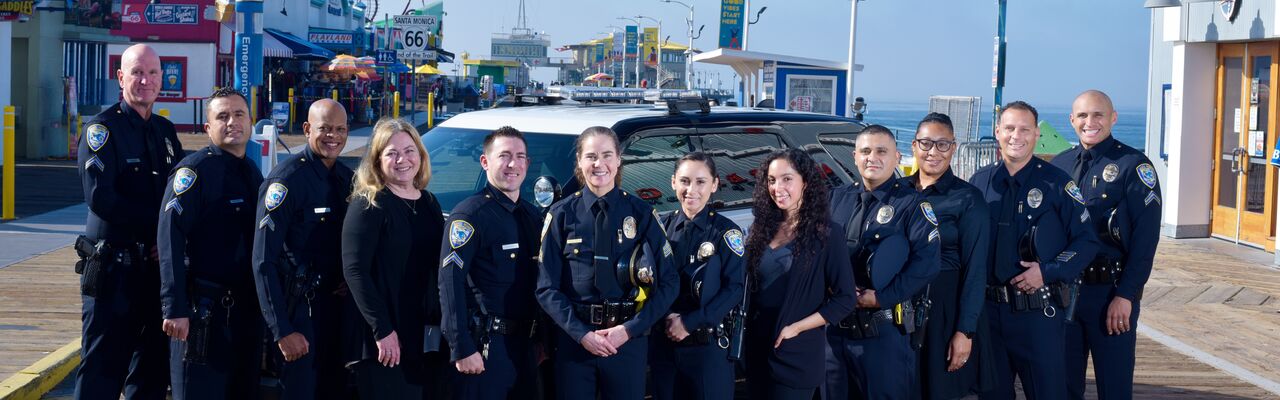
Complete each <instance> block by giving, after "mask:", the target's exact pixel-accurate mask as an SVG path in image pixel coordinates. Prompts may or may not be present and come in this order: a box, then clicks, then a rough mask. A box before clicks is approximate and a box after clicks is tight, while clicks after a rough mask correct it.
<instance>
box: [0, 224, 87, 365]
mask: <svg viewBox="0 0 1280 400" xmlns="http://www.w3.org/2000/svg"><path fill="white" fill-rule="evenodd" d="M75 260H76V255H75V251H73V250H72V249H71V247H69V246H68V247H64V248H61V249H58V250H55V251H53V252H50V253H48V254H44V255H41V256H37V257H34V258H31V259H28V260H26V261H23V262H21V263H18V264H14V265H11V266H9V267H7V268H0V338H3V340H0V379H2V378H7V377H9V376H10V375H13V374H14V373H15V372H18V371H19V370H21V369H23V368H25V367H27V366H29V365H31V364H33V363H35V362H36V361H38V360H40V359H41V358H43V357H44V356H45V355H47V354H49V353H50V352H52V351H54V350H57V349H58V348H60V347H62V346H63V345H65V344H67V343H69V342H71V341H72V340H76V339H77V338H79V337H80V276H79V275H76V273H75V270H74V269H73V266H74V265H75Z"/></svg>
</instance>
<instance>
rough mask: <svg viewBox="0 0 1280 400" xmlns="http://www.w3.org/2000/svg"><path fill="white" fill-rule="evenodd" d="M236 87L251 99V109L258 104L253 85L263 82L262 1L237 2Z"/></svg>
mask: <svg viewBox="0 0 1280 400" xmlns="http://www.w3.org/2000/svg"><path fill="white" fill-rule="evenodd" d="M235 4H236V13H239V14H240V15H238V16H237V17H236V36H235V43H236V48H235V52H236V54H235V71H236V72H235V88H236V90H238V91H240V94H243V95H244V97H245V98H246V99H249V105H250V107H251V108H250V110H253V109H254V108H255V105H256V104H257V102H256V100H257V99H254V98H253V97H252V96H253V91H252V87H254V86H258V85H261V84H262V28H263V26H262V25H263V24H262V1H261V0H240V1H237V2H236V3H235Z"/></svg>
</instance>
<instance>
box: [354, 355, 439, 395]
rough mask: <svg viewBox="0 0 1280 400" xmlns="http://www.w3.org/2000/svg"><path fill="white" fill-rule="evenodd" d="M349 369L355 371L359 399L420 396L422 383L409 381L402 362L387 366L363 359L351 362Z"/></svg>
mask: <svg viewBox="0 0 1280 400" xmlns="http://www.w3.org/2000/svg"><path fill="white" fill-rule="evenodd" d="M351 370H352V371H354V372H355V381H356V388H357V391H358V392H359V393H360V398H361V399H409V400H418V399H421V398H422V385H420V384H418V383H414V382H410V379H409V377H408V376H406V375H405V369H404V364H401V365H397V366H394V367H389V368H388V367H387V366H384V365H382V364H380V363H378V361H377V360H365V361H360V362H357V363H355V364H353V365H352V366H351Z"/></svg>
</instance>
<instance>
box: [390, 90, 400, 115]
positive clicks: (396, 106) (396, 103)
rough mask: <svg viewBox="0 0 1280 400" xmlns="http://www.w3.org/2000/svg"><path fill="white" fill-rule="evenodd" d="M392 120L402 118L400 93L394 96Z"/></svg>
mask: <svg viewBox="0 0 1280 400" xmlns="http://www.w3.org/2000/svg"><path fill="white" fill-rule="evenodd" d="M391 118H400V92H395V95H393V96H392V100H391Z"/></svg>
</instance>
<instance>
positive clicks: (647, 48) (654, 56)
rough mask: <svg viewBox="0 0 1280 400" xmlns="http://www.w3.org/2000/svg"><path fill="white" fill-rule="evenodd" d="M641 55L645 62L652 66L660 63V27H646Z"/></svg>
mask: <svg viewBox="0 0 1280 400" xmlns="http://www.w3.org/2000/svg"><path fill="white" fill-rule="evenodd" d="M641 45H642V47H641V49H643V50H642V51H641V52H640V56H641V57H643V58H644V63H645V64H646V65H648V66H650V67H653V66H657V65H658V28H656V27H649V28H644V40H643V41H641Z"/></svg>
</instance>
